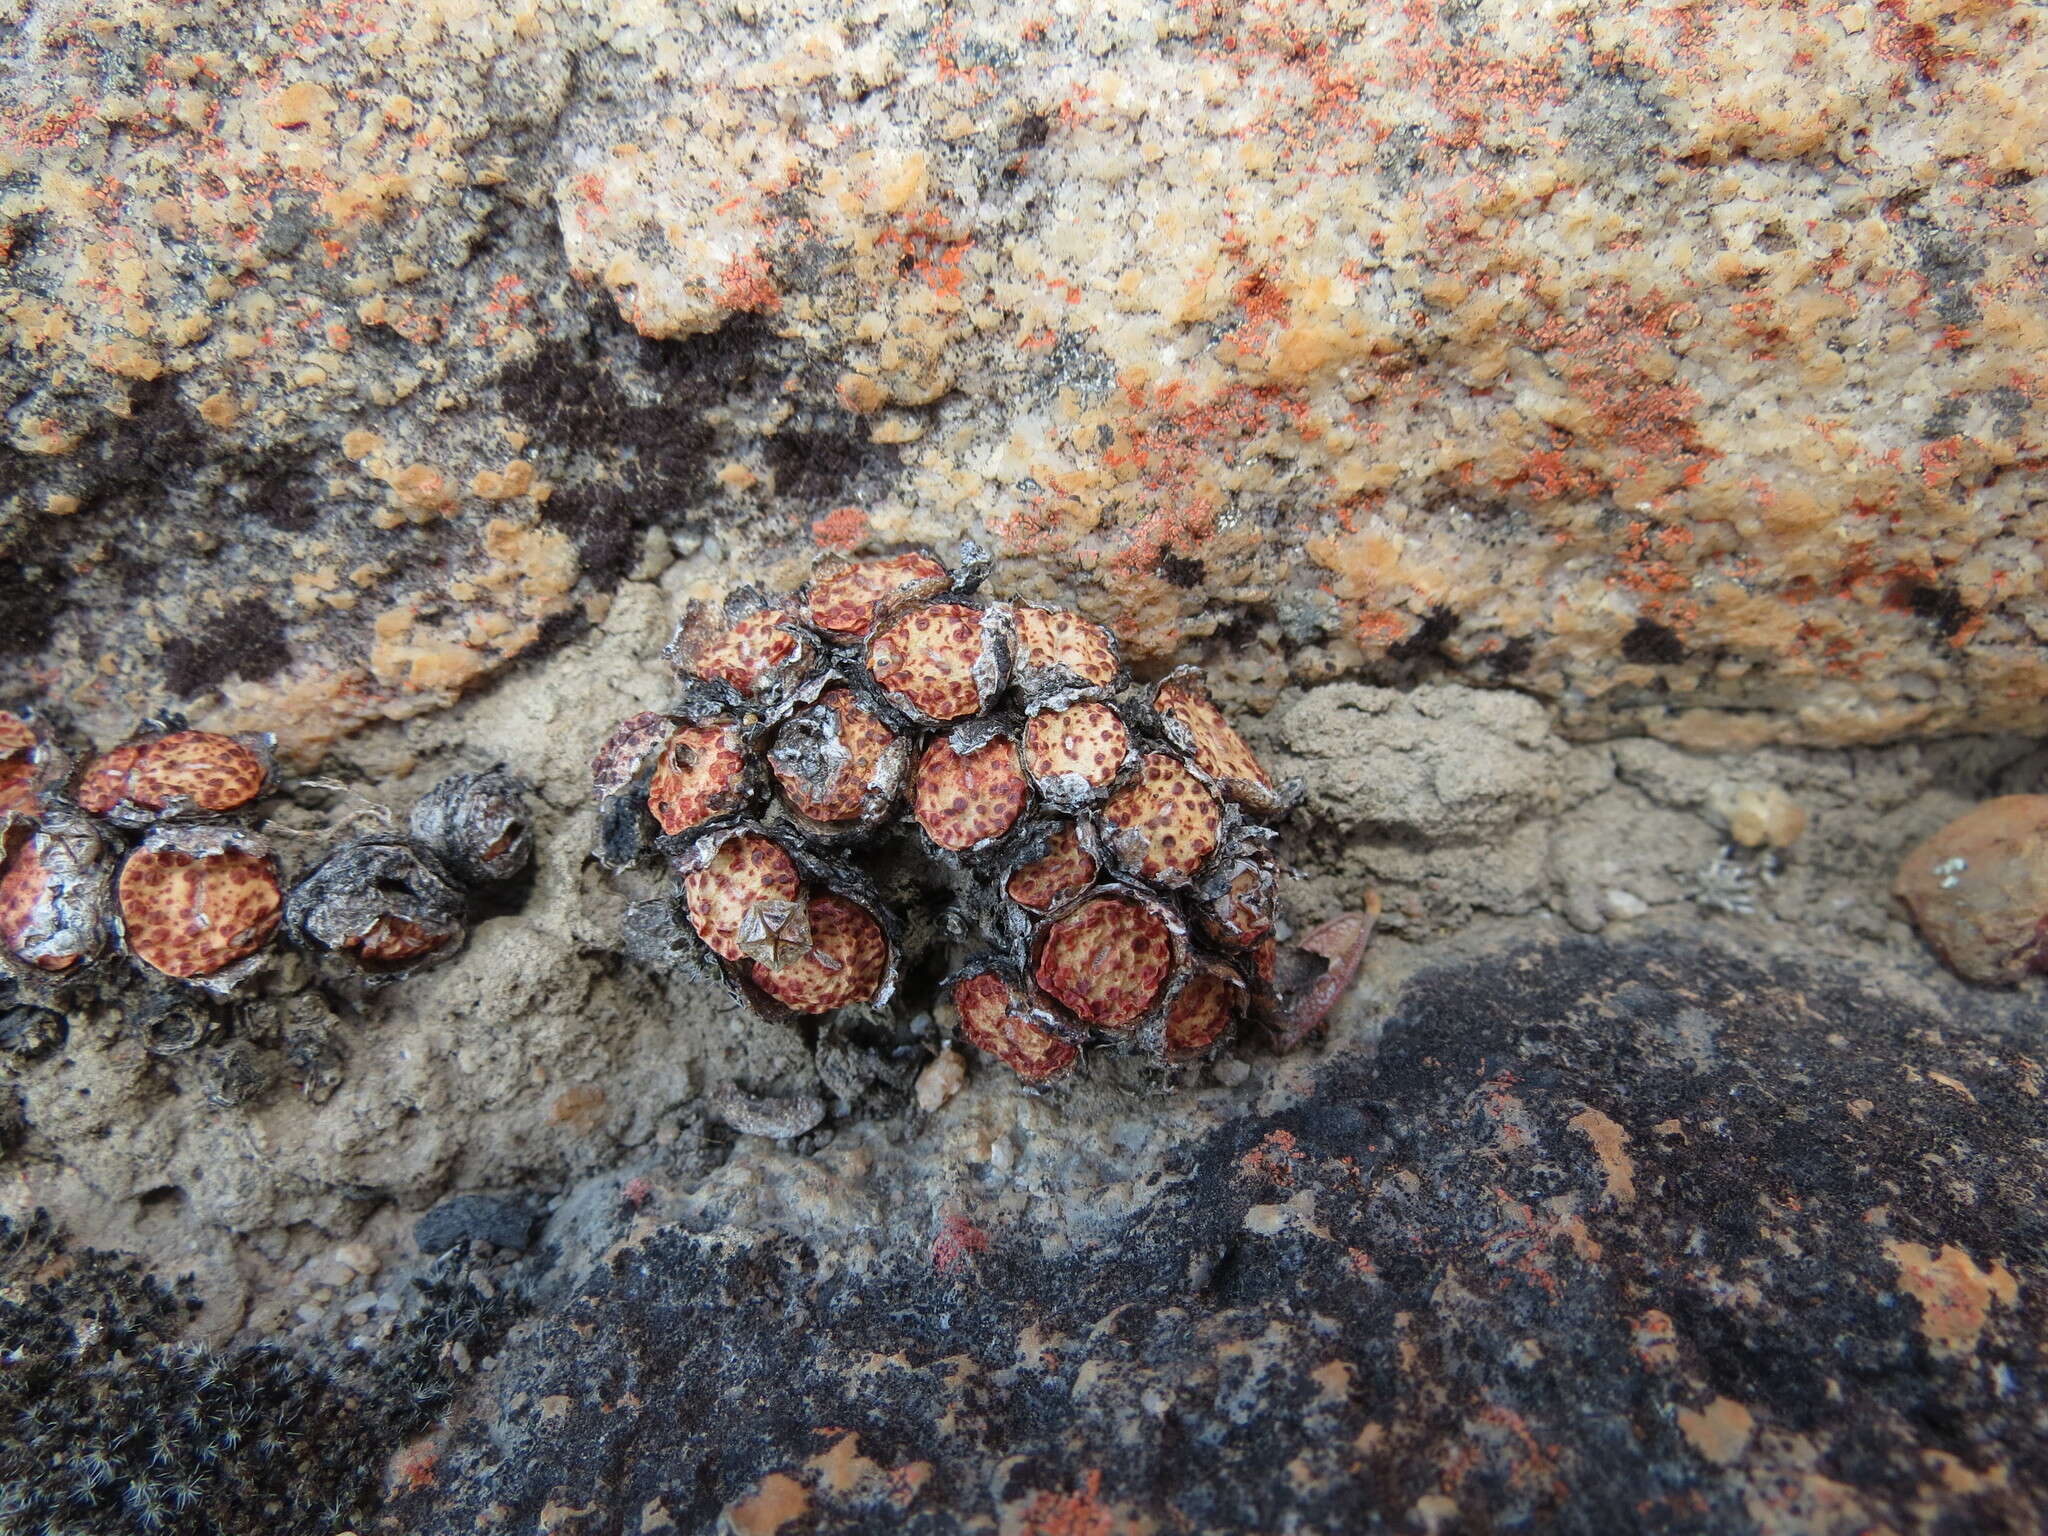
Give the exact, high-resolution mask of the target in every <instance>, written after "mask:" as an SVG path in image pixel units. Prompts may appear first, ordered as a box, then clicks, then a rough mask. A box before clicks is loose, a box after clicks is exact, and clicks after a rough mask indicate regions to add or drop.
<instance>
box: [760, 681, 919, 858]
mask: <svg viewBox="0 0 2048 1536" xmlns="http://www.w3.org/2000/svg"><path fill="white" fill-rule="evenodd" d="M912 745H913V744H912V742H911V740H910V738H909V737H907V736H904V735H900V734H899V733H897V732H896V731H894V730H892V729H890V727H889V726H888V725H887V724H886V723H885V722H884V721H883V720H882V718H881V717H880V716H879V715H878V714H877V713H876V712H875V711H874V710H873V709H871V708H869V707H868V705H867V704H866V702H865V701H863V700H862V699H861V698H860V696H859V695H858V694H856V693H855V692H854V691H853V690H852V689H851V688H848V687H845V686H843V685H841V684H837V683H835V684H832V685H830V686H828V687H826V688H825V689H824V691H823V692H822V693H821V694H820V695H819V696H818V698H817V699H816V700H815V701H813V702H811V703H808V704H805V705H803V706H802V707H800V708H798V709H796V710H795V711H794V712H793V713H792V714H791V715H790V716H789V717H788V718H787V719H785V720H784V721H783V722H782V724H781V725H779V726H778V727H776V730H775V736H774V740H773V743H772V745H770V747H769V748H768V766H769V769H770V771H771V772H772V773H773V774H774V776H775V786H776V792H777V795H778V797H779V798H780V800H781V802H782V805H783V808H784V809H785V810H786V811H787V812H788V813H789V816H790V819H791V820H792V821H793V822H795V823H796V824H797V825H798V826H799V827H801V828H802V829H803V830H804V831H806V832H808V833H810V834H812V835H813V836H816V837H823V838H828V839H832V838H842V837H854V836H859V835H860V834H862V833H865V832H867V831H869V830H870V829H871V828H873V827H875V826H876V825H878V824H879V823H880V822H881V821H882V819H883V818H884V817H886V816H887V815H888V814H889V813H890V811H892V810H893V809H894V808H895V804H896V799H897V796H898V795H899V794H900V793H901V792H902V789H903V780H904V775H905V774H906V772H907V771H908V769H909V765H910V755H911V750H912Z"/></svg>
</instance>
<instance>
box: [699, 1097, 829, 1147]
mask: <svg viewBox="0 0 2048 1536" xmlns="http://www.w3.org/2000/svg"><path fill="white" fill-rule="evenodd" d="M709 1107H710V1110H711V1114H712V1117H713V1118H714V1119H717V1120H722V1121H724V1122H725V1124H727V1125H729V1126H731V1127H732V1128H733V1129H734V1130H736V1131H738V1132H739V1133H740V1134H741V1135H742V1136H771V1137H773V1138H775V1139H776V1140H777V1141H787V1140H789V1139H790V1138H791V1137H793V1136H801V1135H803V1133H804V1132H805V1131H809V1130H815V1129H816V1128H817V1127H818V1126H819V1125H820V1124H822V1123H823V1122H824V1119H825V1101H824V1100H823V1099H821V1098H819V1097H817V1096H816V1095H815V1094H808V1093H804V1094H798V1095H797V1096H796V1097H794V1098H788V1099H774V1098H768V1097H766V1096H764V1095H757V1094H751V1093H742V1092H740V1091H739V1089H737V1088H724V1089H721V1090H720V1091H719V1092H718V1093H716V1094H714V1095H713V1096H712V1099H711V1103H710V1106H709Z"/></svg>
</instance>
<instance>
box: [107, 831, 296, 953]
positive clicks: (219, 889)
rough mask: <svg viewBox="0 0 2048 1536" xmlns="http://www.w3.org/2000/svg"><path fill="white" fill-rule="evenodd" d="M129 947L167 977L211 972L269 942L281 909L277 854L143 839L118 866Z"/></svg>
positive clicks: (230, 847) (121, 900) (281, 898)
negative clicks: (192, 848)
mask: <svg viewBox="0 0 2048 1536" xmlns="http://www.w3.org/2000/svg"><path fill="white" fill-rule="evenodd" d="M118 900H119V903H120V911H121V928H122V932H123V933H124V934H125V935H126V937H127V941H128V950H129V952H130V953H131V954H133V955H134V956H135V958H136V959H138V960H140V961H142V962H143V963H144V964H145V965H149V966H152V967H154V968H155V969H156V970H159V971H161V972H163V974H164V975H166V976H175V977H178V978H180V979H185V978H189V977H195V976H211V975H214V974H215V973H217V972H220V971H224V970H226V969H227V968H228V967H229V966H231V965H233V964H234V963H235V962H236V961H238V960H245V959H247V958H248V957H249V956H250V955H253V954H255V953H256V951H258V950H259V949H261V948H262V947H263V946H264V945H265V944H267V943H269V942H270V936H271V935H272V934H273V933H275V932H276V931H277V924H278V918H279V917H280V915H281V914H282V913H283V911H284V892H283V891H282V890H281V889H280V888H279V886H278V879H277V864H276V861H275V860H273V859H271V858H269V857H267V856H266V855H263V854H259V853H254V852H251V851H250V850H248V849H246V848H236V847H232V846H226V847H220V848H217V849H214V850H211V851H207V852H192V851H188V850H186V849H182V848H170V847H165V848H153V847H150V846H149V845H147V844H145V845H144V846H143V847H141V848H139V849H137V850H136V851H135V852H134V853H131V854H130V855H129V856H128V861H127V862H126V863H125V864H123V865H122V866H121V878H120V883H119V886H118Z"/></svg>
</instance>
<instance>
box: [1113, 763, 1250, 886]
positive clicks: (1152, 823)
mask: <svg viewBox="0 0 2048 1536" xmlns="http://www.w3.org/2000/svg"><path fill="white" fill-rule="evenodd" d="M1102 818H1103V820H1104V821H1106V822H1108V823H1109V824H1110V825H1111V826H1112V827H1115V828H1116V829H1117V830H1118V831H1119V832H1120V833H1123V834H1126V839H1127V841H1126V847H1127V848H1128V847H1131V845H1132V844H1133V843H1134V844H1135V849H1134V851H1135V853H1136V861H1135V870H1136V873H1137V874H1139V875H1141V876H1143V877H1144V878H1145V879H1147V880H1166V881H1169V882H1175V881H1186V880H1188V879H1191V878H1192V877H1193V876H1194V873H1195V871H1196V870H1197V869H1199V868H1201V866H1202V861H1203V860H1204V859H1206V858H1208V857H1209V855H1210V854H1212V853H1214V852H1215V851H1216V843H1217V839H1218V838H1219V837H1220V836H1221V833H1222V828H1223V807H1222V805H1220V804H1219V803H1218V802H1217V799H1216V797H1215V796H1214V795H1212V794H1210V793H1209V791H1208V790H1207V789H1206V788H1204V787H1203V785H1202V781H1201V780H1200V779H1198V778H1196V777H1195V776H1194V774H1193V773H1191V772H1190V771H1189V770H1188V768H1187V766H1186V764H1184V763H1182V762H1181V761H1180V759H1179V758H1176V757H1169V756H1168V755H1167V754H1165V753H1164V752H1148V753H1146V754H1145V765H1144V769H1143V771H1142V772H1141V773H1140V774H1139V776H1138V779H1137V782H1136V783H1134V784H1130V785H1128V786H1126V787H1125V788H1123V789H1120V790H1118V791H1117V792H1116V793H1115V794H1113V795H1111V796H1110V797H1109V803H1108V804H1107V805H1105V806H1104V807H1103V808H1102ZM1124 857H1125V858H1126V862H1130V860H1129V858H1128V856H1127V855H1126V856H1124Z"/></svg>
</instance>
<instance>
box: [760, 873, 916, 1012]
mask: <svg viewBox="0 0 2048 1536" xmlns="http://www.w3.org/2000/svg"><path fill="white" fill-rule="evenodd" d="M809 907H810V922H811V945H810V948H809V949H807V950H805V951H804V952H803V953H802V954H800V955H798V956H797V957H796V958H795V959H793V960H791V961H789V962H788V963H787V964H784V965H779V966H776V967H774V968H772V969H771V968H770V967H768V966H766V965H763V964H761V963H760V962H759V961H756V962H754V964H753V967H752V974H753V978H754V985H756V986H758V987H759V988H760V989H761V990H762V991H763V992H766V993H767V994H768V995H769V996H770V997H772V998H774V999H775V1000H776V1001H777V1002H779V1003H782V1004H783V1005H785V1006H786V1007H789V1008H793V1009H795V1010H796V1011H797V1012H798V1013H829V1012H830V1011H831V1010H832V1009H834V1008H845V1007H848V1006H850V1005H851V1004H854V1003H865V1002H869V1001H871V1000H873V998H874V996H875V994H876V992H878V991H879V990H880V989H881V985H882V978H883V977H884V976H885V975H887V974H888V969H889V939H888V936H887V935H886V934H884V933H883V932H882V925H881V924H880V923H878V922H876V921H875V920H874V918H873V916H872V915H870V914H869V913H868V912H867V911H865V910H864V909H862V908H861V907H859V906H857V905H855V904H854V903H853V902H850V901H848V900H847V899H846V898H845V897H843V896H832V895H822V896H813V897H812V898H811V899H810V903H809Z"/></svg>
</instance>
